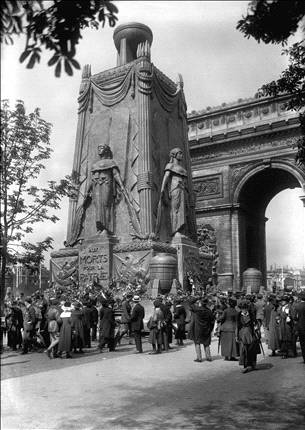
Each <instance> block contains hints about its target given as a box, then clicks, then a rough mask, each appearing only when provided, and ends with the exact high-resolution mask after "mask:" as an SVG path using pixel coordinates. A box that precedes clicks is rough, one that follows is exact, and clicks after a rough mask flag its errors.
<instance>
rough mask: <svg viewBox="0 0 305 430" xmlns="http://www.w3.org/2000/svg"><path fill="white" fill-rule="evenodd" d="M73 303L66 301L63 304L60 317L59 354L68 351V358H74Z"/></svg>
mask: <svg viewBox="0 0 305 430" xmlns="http://www.w3.org/2000/svg"><path fill="white" fill-rule="evenodd" d="M72 309H73V308H72V307H71V303H70V302H65V304H64V306H62V312H61V314H60V317H59V325H60V332H59V343H58V355H59V356H62V353H63V352H65V353H66V358H72V356H71V350H72V327H71V311H72Z"/></svg>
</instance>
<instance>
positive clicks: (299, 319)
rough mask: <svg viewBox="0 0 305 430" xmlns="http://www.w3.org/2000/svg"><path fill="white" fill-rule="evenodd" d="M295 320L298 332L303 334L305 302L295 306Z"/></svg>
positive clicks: (304, 329) (304, 328) (304, 330)
mask: <svg viewBox="0 0 305 430" xmlns="http://www.w3.org/2000/svg"><path fill="white" fill-rule="evenodd" d="M295 319H296V327H297V330H298V332H302V333H304V332H305V302H304V301H302V302H300V303H297V304H296V305H295Z"/></svg>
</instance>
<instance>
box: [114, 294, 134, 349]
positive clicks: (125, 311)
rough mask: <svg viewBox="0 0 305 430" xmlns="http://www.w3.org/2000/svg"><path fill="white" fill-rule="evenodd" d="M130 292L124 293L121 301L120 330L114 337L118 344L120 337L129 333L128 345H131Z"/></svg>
mask: <svg viewBox="0 0 305 430" xmlns="http://www.w3.org/2000/svg"><path fill="white" fill-rule="evenodd" d="M132 297H133V296H132V293H127V294H125V297H124V300H123V301H122V315H121V325H122V331H121V332H119V333H118V336H117V338H116V343H118V344H120V342H121V339H122V337H123V336H124V335H125V334H127V335H129V345H132V339H131V336H130V335H131V322H130V318H131V304H130V302H131V301H132Z"/></svg>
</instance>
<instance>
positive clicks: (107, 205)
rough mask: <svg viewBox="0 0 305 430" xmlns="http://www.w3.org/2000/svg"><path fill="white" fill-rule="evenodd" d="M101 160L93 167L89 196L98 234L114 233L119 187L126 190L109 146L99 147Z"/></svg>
mask: <svg viewBox="0 0 305 430" xmlns="http://www.w3.org/2000/svg"><path fill="white" fill-rule="evenodd" d="M98 154H99V156H100V160H98V161H96V162H95V163H94V164H93V165H92V167H91V184H90V187H89V190H88V196H89V197H90V195H91V198H92V203H93V205H94V208H95V223H96V229H97V231H98V232H102V231H104V230H106V231H107V232H108V233H113V206H114V202H115V199H116V191H117V186H118V187H119V189H121V190H124V188H125V187H124V184H123V181H122V178H121V175H120V171H119V168H118V166H117V164H116V163H115V161H114V160H113V158H112V157H113V155H112V151H111V149H110V147H109V146H107V145H100V146H99V147H98Z"/></svg>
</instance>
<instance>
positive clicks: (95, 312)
mask: <svg viewBox="0 0 305 430" xmlns="http://www.w3.org/2000/svg"><path fill="white" fill-rule="evenodd" d="M97 323H98V310H97V309H96V307H95V306H92V307H91V315H90V327H94V326H96V325H97Z"/></svg>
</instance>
